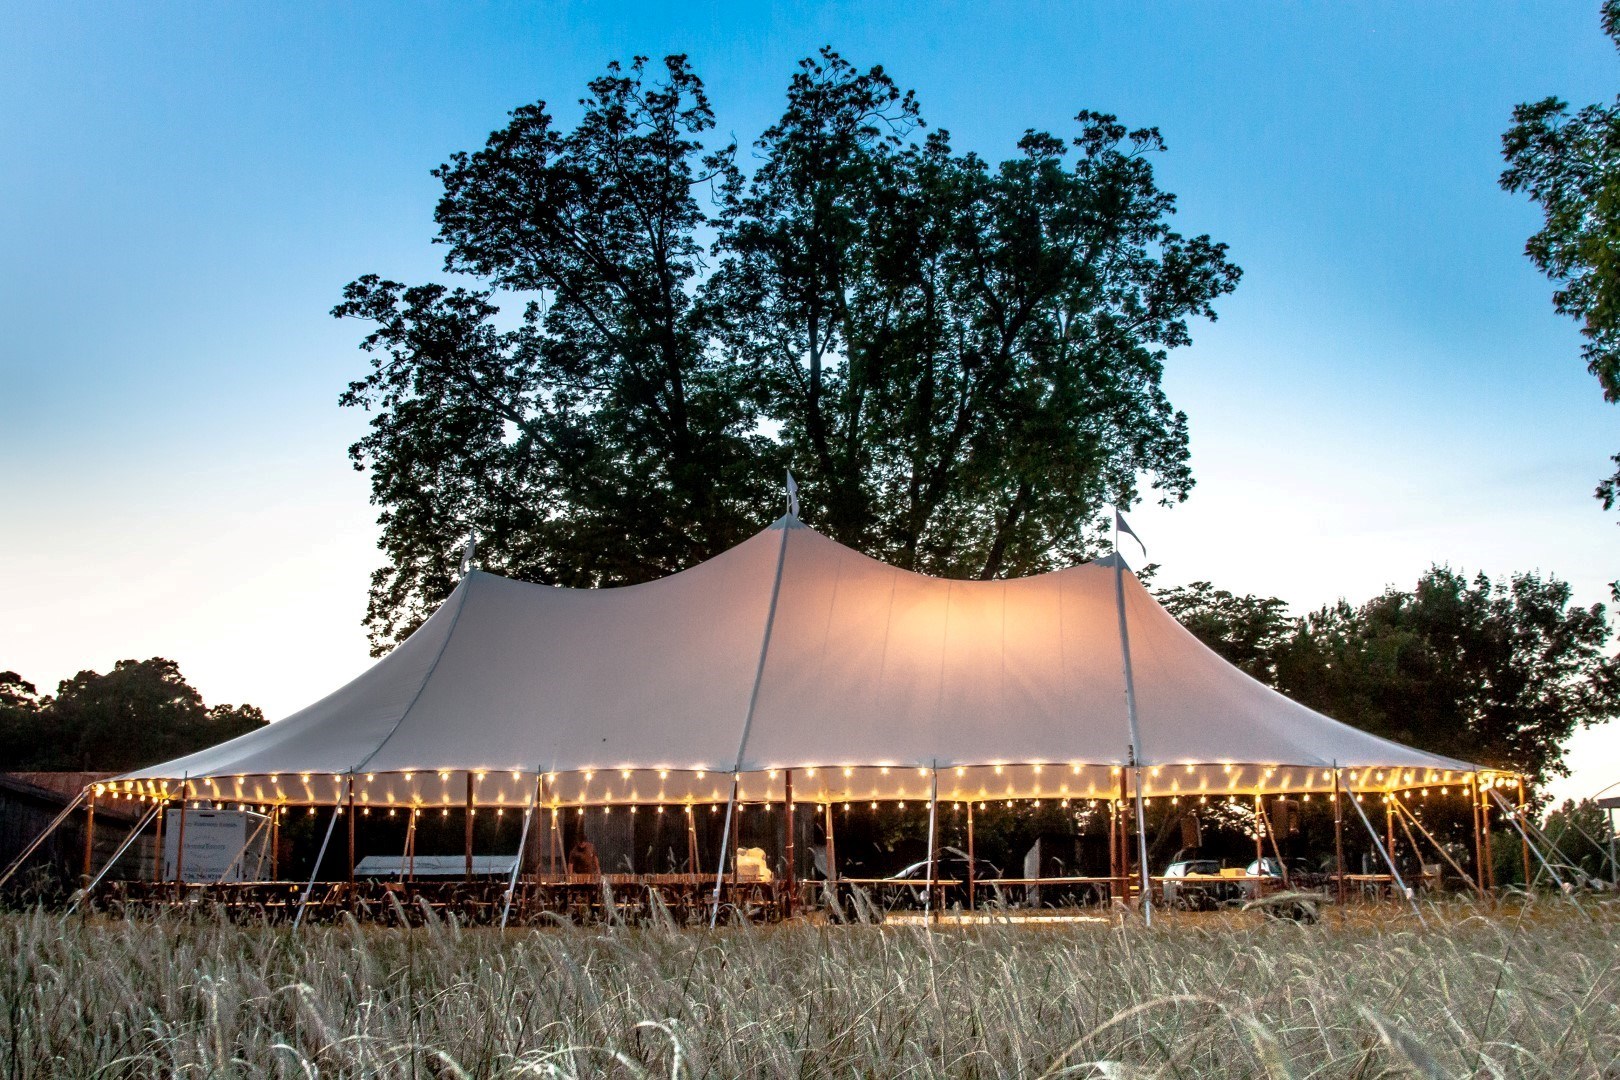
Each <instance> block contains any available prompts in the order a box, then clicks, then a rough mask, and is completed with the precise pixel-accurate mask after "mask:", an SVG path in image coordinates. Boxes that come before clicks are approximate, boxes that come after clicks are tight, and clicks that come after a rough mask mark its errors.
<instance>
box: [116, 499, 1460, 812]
mask: <svg viewBox="0 0 1620 1080" xmlns="http://www.w3.org/2000/svg"><path fill="white" fill-rule="evenodd" d="M1117 559H1118V556H1117V555H1115V556H1110V557H1109V558H1105V559H1100V560H1098V561H1096V562H1092V563H1087V564H1084V565H1081V566H1075V567H1071V568H1068V569H1065V570H1059V571H1056V572H1053V573H1048V574H1042V575H1038V576H1035V577H1029V578H1022V579H1017V580H1010V581H953V580H945V579H940V578H932V577H926V576H923V575H920V574H915V573H911V572H908V571H904V570H899V569H896V568H894V567H891V566H888V565H885V564H883V563H881V562H878V561H876V560H874V559H871V558H868V557H867V556H865V555H862V554H860V553H858V552H856V551H853V550H851V549H850V548H847V547H844V546H843V545H841V544H838V543H836V542H835V541H833V540H830V539H828V538H827V537H825V536H822V535H821V534H819V533H817V532H815V531H814V530H813V529H810V528H808V527H806V526H804V525H803V524H802V523H800V522H799V521H798V520H797V518H795V517H793V516H787V517H784V518H782V519H781V520H779V521H777V522H776V523H775V524H773V525H771V526H770V527H769V528H768V529H766V530H765V531H763V532H761V533H759V534H758V535H756V536H754V537H752V538H751V539H749V540H747V541H745V542H744V543H742V544H739V545H738V546H737V547H735V548H733V549H731V550H730V551H728V552H726V553H724V554H722V555H720V556H718V557H717V558H714V559H712V560H710V561H708V562H705V563H703V564H701V565H699V566H695V567H693V568H692V569H690V570H686V571H684V572H682V573H679V574H675V575H673V576H671V577H668V578H664V579H661V580H658V581H652V582H648V583H646V584H641V585H632V586H626V587H622V588H611V589H562V588H554V587H551V586H545V585H534V584H529V583H525V582H521V581H514V580H511V579H507V578H503V577H499V576H496V575H494V574H488V573H483V572H480V571H473V572H472V573H470V574H468V575H467V576H466V577H465V578H464V579H463V580H462V582H461V583H460V585H459V586H458V587H457V588H456V590H455V591H454V592H453V593H452V594H451V596H450V597H449V599H447V600H446V601H445V603H444V605H443V606H442V607H441V608H440V609H439V610H438V611H437V612H436V613H434V615H433V616H432V617H431V618H429V619H428V620H427V622H426V623H424V624H423V625H422V626H421V628H420V629H418V630H417V631H416V632H415V633H414V634H412V635H411V636H410V638H409V639H407V640H406V641H404V642H403V643H401V644H400V645H399V646H398V647H397V648H396V649H394V651H393V652H392V653H390V654H389V655H388V656H387V657H385V658H384V659H382V660H380V661H379V662H378V663H377V664H376V665H375V666H373V667H372V668H371V669H370V670H368V671H366V672H365V673H364V674H362V675H361V676H359V677H358V678H356V679H355V680H354V681H353V682H351V683H349V684H348V685H346V686H344V687H342V688H341V689H339V690H337V691H335V692H334V693H332V694H330V695H329V696H327V697H325V698H323V699H321V700H320V701H317V702H316V703H315V704H313V705H311V706H309V707H308V708H306V709H304V710H302V711H301V712H298V713H295V714H293V715H292V716H289V717H287V718H286V719H283V720H280V721H278V722H276V723H272V724H270V725H268V726H267V727H264V728H261V729H259V730H257V731H254V732H252V733H250V734H247V735H244V736H242V737H240V738H237V739H233V740H231V741H229V742H226V743H222V744H220V745H218V746H215V747H212V748H209V749H207V750H203V751H200V752H198V753H195V754H191V755H188V756H186V757H182V758H178V759H176V760H174V761H169V762H165V763H163V764H161V765H156V766H153V767H151V768H147V769H141V770H138V771H135V772H132V773H129V774H128V775H126V776H123V777H120V778H119V779H118V780H117V781H114V782H113V784H112V789H113V790H114V791H115V792H122V793H124V794H125V795H126V797H127V796H129V795H132V794H138V795H142V796H147V797H151V796H155V795H156V796H162V797H164V798H166V799H173V798H188V799H196V800H209V801H214V802H225V803H232V802H241V803H252V804H260V805H264V804H270V805H277V804H280V805H287V804H299V805H305V804H328V805H330V804H334V803H338V802H341V801H344V800H347V799H350V798H352V799H353V801H354V802H355V803H356V804H357V805H366V806H377V807H410V806H418V807H422V806H445V807H448V806H462V805H466V804H467V803H469V802H471V803H472V804H474V805H477V806H481V807H482V806H497V807H499V806H507V807H516V806H525V805H530V804H531V802H538V803H540V804H541V805H552V806H557V805H567V806H572V805H580V806H585V805H591V806H602V805H619V804H641V805H648V804H665V803H668V804H672V805H673V804H683V803H684V804H688V805H690V804H693V803H718V802H726V801H727V800H729V799H730V798H731V797H732V794H733V792H732V787H733V776H734V775H735V778H736V781H735V782H736V785H737V797H738V798H739V799H740V800H741V801H745V802H760V801H780V800H781V799H782V798H783V797H784V794H785V792H784V783H785V780H786V777H787V774H788V770H792V774H791V775H792V781H793V784H794V792H795V797H796V798H797V799H800V800H807V801H816V802H824V803H827V802H844V801H853V800H906V799H912V800H919V799H927V798H929V796H930V793H931V791H933V790H934V785H935V784H936V783H937V791H938V797H939V798H940V799H954V800H962V799H983V798H990V799H1015V798H1016V799H1040V798H1052V799H1060V798H1105V799H1124V798H1127V797H1129V796H1128V793H1127V788H1126V779H1127V777H1128V776H1129V777H1132V778H1133V782H1132V784H1131V788H1130V792H1129V795H1134V793H1135V780H1136V779H1139V781H1140V784H1141V792H1142V794H1143V795H1144V796H1145V797H1148V798H1157V797H1163V796H1170V797H1175V798H1178V799H1179V798H1181V797H1187V796H1198V795H1206V796H1208V795H1217V794H1226V795H1231V794H1246V795H1253V794H1271V793H1283V792H1311V791H1326V790H1332V789H1333V787H1334V783H1335V778H1334V773H1335V770H1342V772H1341V773H1340V782H1342V783H1343V784H1345V785H1347V786H1349V787H1351V788H1353V789H1355V790H1358V791H1366V790H1370V791H1390V790H1396V789H1402V788H1413V787H1419V786H1428V785H1435V786H1440V785H1447V784H1453V785H1462V784H1464V783H1467V782H1470V781H1474V782H1477V777H1475V775H1474V774H1476V771H1477V767H1476V766H1474V765H1471V764H1469V763H1467V762H1463V761H1456V760H1452V759H1450V758H1445V757H1440V756H1437V755H1435V754H1429V753H1425V752H1423V751H1420V750H1415V749H1412V748H1410V747H1407V746H1403V745H1400V744H1398V743H1394V742H1390V741H1388V740H1385V739H1380V738H1377V737H1375V736H1373V735H1369V734H1367V733H1365V732H1362V731H1359V730H1357V729H1355V728H1351V727H1349V726H1347V725H1344V724H1341V723H1339V722H1337V721H1335V720H1332V719H1330V718H1328V717H1326V716H1323V715H1321V714H1320V713H1317V712H1313V711H1312V710H1310V709H1308V708H1305V707H1304V706H1302V705H1299V704H1297V703H1296V702H1294V701H1291V700H1289V699H1288V698H1286V697H1284V696H1282V695H1281V694H1278V693H1277V692H1275V691H1273V690H1271V689H1270V688H1268V687H1266V686H1264V685H1262V684H1261V683H1258V682H1256V681H1255V680H1253V679H1251V678H1250V677H1249V676H1247V675H1245V674H1244V673H1243V672H1241V671H1239V670H1238V669H1237V668H1235V667H1233V666H1232V665H1230V664H1228V663H1227V662H1226V661H1224V660H1223V659H1221V658H1220V657H1219V656H1217V655H1216V654H1215V653H1213V652H1211V651H1210V650H1209V649H1208V648H1206V647H1205V646H1204V645H1202V644H1201V643H1200V642H1199V641H1198V640H1197V639H1196V638H1194V637H1193V636H1192V634H1190V633H1189V632H1188V631H1187V630H1185V629H1184V628H1183V627H1182V626H1181V625H1179V624H1178V623H1177V622H1176V621H1175V619H1174V618H1172V617H1171V616H1170V614H1169V613H1168V612H1166V611H1165V610H1164V609H1163V608H1162V607H1160V606H1159V604H1158V603H1157V602H1156V601H1155V600H1154V599H1153V597H1152V596H1151V595H1150V594H1149V593H1148V592H1147V590H1146V589H1144V588H1143V587H1142V585H1141V584H1140V583H1139V582H1138V581H1137V580H1136V578H1135V576H1134V575H1132V574H1130V573H1129V572H1124V573H1123V574H1122V575H1120V576H1119V581H1118V582H1117V583H1116V569H1122V568H1123V564H1117V563H1116V560H1117ZM1116 589H1118V590H1119V591H1118V592H1116ZM1121 601H1122V603H1123V608H1124V622H1125V625H1126V627H1127V629H1128V639H1129V643H1130V652H1131V658H1132V661H1133V667H1134V684H1135V692H1136V701H1137V709H1138V713H1139V717H1140V725H1139V730H1140V744H1141V745H1140V746H1137V747H1135V752H1136V759H1137V762H1138V763H1139V765H1140V766H1141V767H1140V769H1139V770H1135V769H1132V768H1131V767H1130V766H1131V761H1130V757H1129V755H1130V753H1131V746H1130V744H1131V737H1130V733H1129V732H1130V727H1129V724H1128V722H1127V713H1126V701H1125V681H1124V675H1123V663H1122V660H1123V655H1122V648H1121V634H1120V616H1119V611H1120V603H1121ZM351 785H352V787H351Z"/></svg>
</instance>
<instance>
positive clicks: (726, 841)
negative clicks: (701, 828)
mask: <svg viewBox="0 0 1620 1080" xmlns="http://www.w3.org/2000/svg"><path fill="white" fill-rule="evenodd" d="M737 783H738V779H737V774H736V773H732V774H731V798H729V799H727V800H726V821H725V827H724V828H723V829H722V831H721V833H720V859H719V861H718V862H716V863H715V868H714V906H713V909H712V910H711V911H710V912H709V929H710V930H713V929H714V928H715V926H716V925H717V924H718V923H719V922H720V889H721V887H722V886H723V885H724V884H725V880H726V850H727V848H729V847H730V846H731V819H732V817H733V815H735V813H736V811H737Z"/></svg>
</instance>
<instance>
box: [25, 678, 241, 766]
mask: <svg viewBox="0 0 1620 1080" xmlns="http://www.w3.org/2000/svg"><path fill="white" fill-rule="evenodd" d="M264 723H265V719H264V713H262V712H261V711H260V710H259V709H258V708H256V707H254V706H252V705H215V706H213V707H209V706H207V705H205V704H204V703H203V700H202V696H201V695H200V694H198V693H197V691H196V690H195V689H193V688H192V686H191V685H190V684H189V683H187V682H186V680H185V678H184V676H182V675H181V674H180V668H179V666H178V665H177V664H175V662H174V661H173V660H165V659H163V658H162V657H153V658H152V659H150V660H120V661H118V663H117V664H115V665H114V666H113V669H112V670H111V671H109V672H107V673H106V674H105V675H101V674H97V673H96V672H94V671H81V672H79V673H78V674H77V675H75V676H73V677H72V678H71V679H64V680H63V681H62V683H61V685H60V686H59V687H58V688H57V692H56V695H55V696H54V697H49V696H43V697H42V696H41V695H40V694H39V693H38V692H37V691H36V690H35V689H34V687H33V685H32V684H31V683H28V682H26V681H25V680H23V679H22V678H21V677H20V676H18V675H17V673H16V672H11V671H7V672H0V761H4V762H5V763H6V767H7V768H10V769H42V770H48V769H64V770H77V769H82V770H94V771H98V772H100V771H119V772H121V771H124V770H127V769H134V768H139V767H141V766H143V765H150V764H152V763H154V762H158V761H164V760H167V759H169V758H172V757H178V756H180V755H181V754H188V753H191V752H192V751H194V750H201V749H203V748H204V747H207V746H212V745H214V744H215V743H218V742H222V741H224V740H226V739H230V738H234V737H236V736H237V735H242V734H245V733H246V732H249V731H252V730H253V729H254V728H257V727H261V726H263V725H264Z"/></svg>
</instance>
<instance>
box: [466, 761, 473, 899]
mask: <svg viewBox="0 0 1620 1080" xmlns="http://www.w3.org/2000/svg"><path fill="white" fill-rule="evenodd" d="M465 818H466V822H467V830H466V831H467V845H466V855H467V884H469V885H471V884H472V879H473V860H472V856H473V774H472V771H471V770H470V769H469V770H468V772H467V812H466V815H465Z"/></svg>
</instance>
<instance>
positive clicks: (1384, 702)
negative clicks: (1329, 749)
mask: <svg viewBox="0 0 1620 1080" xmlns="http://www.w3.org/2000/svg"><path fill="white" fill-rule="evenodd" d="M1158 596H1159V599H1160V601H1161V602H1162V603H1163V604H1164V605H1165V607H1166V608H1168V609H1169V610H1170V612H1171V613H1172V614H1173V615H1175V616H1176V617H1177V618H1178V619H1179V620H1181V622H1182V624H1183V625H1185V626H1186V627H1187V628H1188V629H1189V630H1191V631H1192V632H1193V633H1194V634H1196V635H1197V636H1198V637H1199V639H1200V640H1202V641H1203V642H1204V643H1205V644H1207V645H1208V646H1210V648H1212V649H1214V650H1215V651H1216V652H1218V653H1220V654H1221V655H1222V656H1224V657H1225V658H1226V659H1227V660H1229V661H1231V662H1232V663H1234V664H1236V665H1238V666H1239V667H1241V668H1243V669H1244V670H1245V671H1247V672H1248V673H1249V674H1251V675H1253V676H1254V677H1255V678H1257V679H1260V680H1261V681H1263V682H1267V683H1270V684H1271V685H1272V686H1275V687H1276V688H1277V689H1279V690H1281V691H1282V692H1283V693H1285V694H1288V695H1289V696H1290V697H1292V698H1294V699H1295V700H1297V701H1300V702H1302V703H1303V704H1306V705H1309V706H1310V707H1312V708H1314V709H1316V710H1318V711H1319V712H1322V713H1325V714H1326V715H1328V716H1331V717H1333V718H1334V719H1336V720H1342V721H1344V722H1345V723H1348V724H1353V725H1355V726H1356V727H1359V728H1361V729H1363V730H1365V731H1371V732H1373V733H1374V734H1377V735H1383V736H1385V737H1386V738H1391V739H1396V740H1398V741H1400V742H1404V743H1406V744H1408V745H1410V746H1417V747H1421V748H1422V749H1425V750H1432V751H1434V752H1435V753H1440V754H1446V755H1449V756H1451V757H1456V758H1461V759H1462V760H1464V761H1473V762H1477V763H1479V764H1482V765H1487V766H1495V767H1499V768H1514V769H1519V770H1522V771H1524V772H1525V773H1527V774H1529V775H1530V776H1532V777H1533V778H1534V779H1535V780H1536V781H1538V782H1544V781H1546V780H1549V779H1551V778H1552V777H1554V776H1562V775H1565V774H1566V773H1567V772H1568V769H1567V767H1566V766H1565V764H1564V750H1563V744H1564V743H1565V742H1566V741H1567V740H1568V738H1569V736H1570V735H1572V734H1573V733H1574V732H1575V731H1576V729H1577V728H1581V727H1590V726H1592V725H1594V724H1598V723H1602V722H1604V721H1606V720H1608V719H1610V718H1612V717H1613V716H1615V715H1616V714H1617V713H1620V658H1616V657H1614V656H1613V655H1611V654H1610V652H1609V624H1608V616H1607V613H1606V612H1605V611H1604V609H1603V606H1602V605H1601V604H1596V605H1593V606H1592V607H1589V608H1582V607H1578V606H1575V605H1573V604H1571V603H1570V589H1569V586H1568V585H1567V584H1565V583H1564V582H1562V581H1560V580H1558V579H1557V578H1554V577H1546V578H1543V577H1542V576H1540V575H1539V574H1515V575H1514V576H1513V577H1511V578H1510V579H1509V580H1507V581H1505V582H1492V581H1491V580H1490V579H1489V578H1487V577H1485V576H1484V575H1480V576H1478V577H1475V578H1473V579H1471V580H1470V579H1468V578H1466V577H1464V576H1463V575H1461V574H1458V573H1456V572H1455V571H1453V570H1449V569H1447V568H1445V567H1438V566H1437V567H1432V568H1430V569H1429V570H1428V572H1426V573H1425V574H1424V575H1423V576H1422V577H1421V578H1420V579H1419V580H1418V583H1417V586H1416V588H1414V589H1412V590H1411V591H1407V590H1402V589H1388V590H1386V591H1385V592H1384V593H1383V594H1382V595H1380V596H1377V597H1375V598H1374V599H1372V600H1370V601H1368V602H1367V603H1365V604H1361V605H1359V606H1358V605H1352V604H1350V603H1348V602H1347V601H1343V600H1341V601H1339V602H1338V603H1336V604H1330V605H1327V606H1325V607H1323V608H1321V609H1319V610H1317V611H1315V612H1312V613H1311V614H1309V615H1307V616H1305V617H1304V618H1299V619H1295V618H1289V617H1288V616H1287V614H1286V607H1285V605H1284V604H1283V602H1282V601H1281V600H1278V599H1276V598H1270V597H1258V596H1252V595H1249V596H1238V595H1234V594H1232V593H1230V592H1227V591H1226V590H1224V589H1217V588H1215V587H1214V586H1212V585H1210V584H1209V583H1208V582H1195V583H1193V584H1192V585H1187V586H1181V587H1178V588H1174V589H1168V590H1161V591H1160V592H1159V594H1158Z"/></svg>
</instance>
